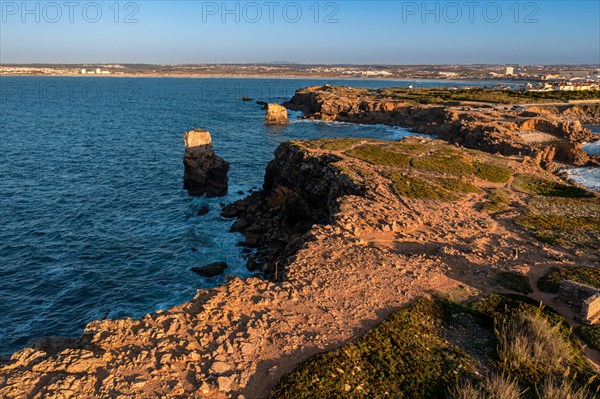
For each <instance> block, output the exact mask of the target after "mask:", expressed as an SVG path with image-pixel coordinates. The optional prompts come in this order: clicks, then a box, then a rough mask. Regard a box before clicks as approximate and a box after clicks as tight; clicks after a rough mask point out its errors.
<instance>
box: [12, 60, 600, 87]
mask: <svg viewBox="0 0 600 399" xmlns="http://www.w3.org/2000/svg"><path fill="white" fill-rule="evenodd" d="M2 75H4V76H6V75H17V76H32V75H33V76H76V75H79V76H98V75H100V76H158V77H220V76H233V77H295V78H373V79H446V80H478V79H479V80H481V79H486V80H487V79H489V80H501V81H503V82H511V83H514V84H516V85H518V87H520V88H522V89H524V90H529V91H554V90H564V91H576V90H598V89H600V66H599V65H369V66H366V65H303V64H293V63H286V62H281V63H268V64H194V65H168V64H157V65H152V64H0V76H2ZM514 84H513V85H512V87H515V85H514Z"/></svg>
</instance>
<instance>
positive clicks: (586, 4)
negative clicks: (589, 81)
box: [0, 0, 600, 65]
mask: <svg viewBox="0 0 600 399" xmlns="http://www.w3.org/2000/svg"><path fill="white" fill-rule="evenodd" d="M275 61H287V62H297V63H305V64H311V63H312V64H526V65H532V64H535V65H537V64H600V0H589V1H553V0H541V1H515V0H509V1H474V0H473V1H471V0H458V1H351V0H350V1H349V0H341V1H315V0H310V1H298V0H296V1H279V0H264V1H262V0H258V1H237V2H236V1H227V2H224V1H197V0H187V1H178V0H169V1H159V0H142V1H115V0H108V1H101V0H96V1H78V0H64V1H63V0H57V1H26V2H23V1H20V0H19V1H5V0H0V63H3V64H7V63H164V64H191V63H263V62H275Z"/></svg>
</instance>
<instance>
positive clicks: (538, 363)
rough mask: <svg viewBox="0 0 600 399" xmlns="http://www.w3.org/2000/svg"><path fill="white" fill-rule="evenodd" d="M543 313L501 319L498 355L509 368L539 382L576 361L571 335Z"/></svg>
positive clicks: (505, 366)
mask: <svg viewBox="0 0 600 399" xmlns="http://www.w3.org/2000/svg"><path fill="white" fill-rule="evenodd" d="M559 329H560V325H559V324H556V325H552V324H551V323H550V322H549V321H548V319H546V318H544V317H542V316H540V315H532V314H527V313H523V314H517V315H515V316H512V317H507V318H505V319H504V320H502V321H500V322H499V323H498V326H497V328H496V338H497V340H498V356H499V358H500V364H501V367H502V368H503V369H504V371H505V372H507V373H509V374H512V375H515V374H518V375H519V378H521V379H525V380H531V381H534V382H539V381H542V380H543V379H544V377H545V376H550V375H555V374H558V375H559V374H560V373H561V371H562V370H565V369H566V368H567V367H568V366H569V364H570V363H571V362H572V357H573V353H572V352H573V351H572V350H571V346H570V343H569V341H568V337H565V336H564V335H563V334H562V333H561V332H560V331H559Z"/></svg>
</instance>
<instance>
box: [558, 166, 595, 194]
mask: <svg viewBox="0 0 600 399" xmlns="http://www.w3.org/2000/svg"><path fill="white" fill-rule="evenodd" d="M566 172H567V173H568V175H569V177H570V178H571V179H573V180H574V181H576V182H577V183H579V184H581V185H582V186H585V187H587V188H589V189H590V190H594V191H600V168H573V169H568V170H566Z"/></svg>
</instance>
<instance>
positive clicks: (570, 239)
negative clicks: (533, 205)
mask: <svg viewBox="0 0 600 399" xmlns="http://www.w3.org/2000/svg"><path fill="white" fill-rule="evenodd" d="M515 222H516V223H517V224H518V225H519V226H521V227H524V228H525V229H527V230H529V231H530V232H531V233H532V234H533V235H534V236H535V237H536V238H537V239H538V240H540V241H543V242H547V243H550V244H559V245H563V246H565V247H574V246H578V245H581V246H589V247H592V248H597V247H598V244H599V243H600V219H598V218H593V217H567V216H558V215H549V214H535V213H528V214H526V215H525V216H521V217H519V218H517V219H516V220H515Z"/></svg>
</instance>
